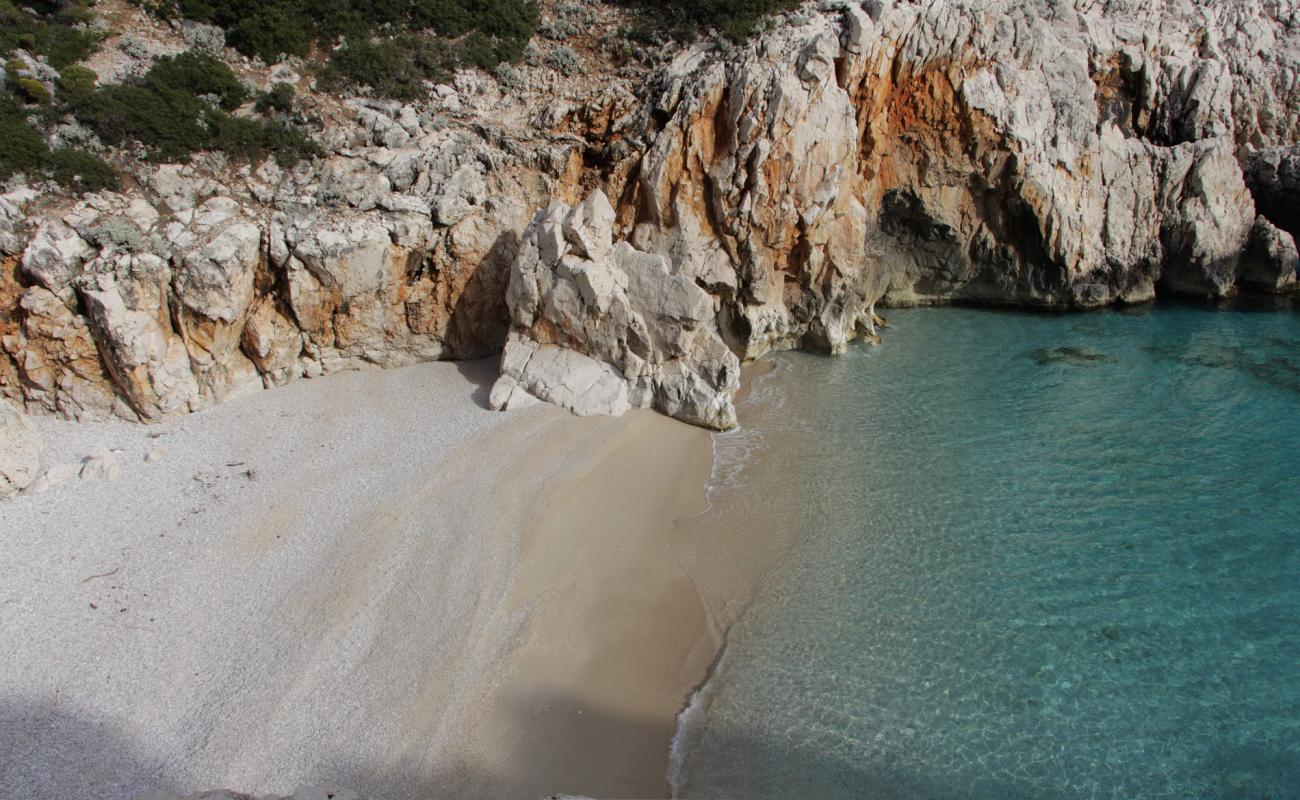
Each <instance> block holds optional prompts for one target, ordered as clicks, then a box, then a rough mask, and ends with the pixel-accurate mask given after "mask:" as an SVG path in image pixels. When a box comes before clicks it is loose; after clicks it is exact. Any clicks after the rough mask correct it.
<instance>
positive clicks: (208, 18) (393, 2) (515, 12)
mask: <svg viewBox="0 0 1300 800" xmlns="http://www.w3.org/2000/svg"><path fill="white" fill-rule="evenodd" d="M147 5H148V6H149V7H150V8H151V9H152V10H153V11H154V12H155V13H157V14H159V15H161V16H164V17H167V16H181V17H185V18H187V19H192V20H196V21H199V22H206V23H209V24H213V25H217V26H219V27H221V28H222V29H223V30H224V31H225V32H226V43H227V44H229V45H230V46H231V47H234V48H235V49H237V50H239V51H240V52H241V53H244V54H245V55H251V56H258V57H259V58H261V59H262V60H263V61H266V62H267V63H271V62H275V61H279V60H280V59H281V58H283V57H285V56H306V55H307V54H308V53H309V52H310V50H311V46H312V44H313V43H316V42H319V43H321V44H322V45H324V46H326V47H332V46H333V45H335V44H336V43H339V42H343V43H344V44H343V46H342V47H340V48H339V49H338V50H336V51H335V52H334V53H333V55H332V56H331V63H330V65H329V67H328V68H327V70H326V73H325V77H326V79H327V82H329V83H333V84H335V85H340V84H351V85H365V86H370V87H371V88H372V89H373V90H374V91H375V92H376V93H377V94H381V95H386V96H389V97H397V98H401V99H410V98H413V97H415V96H418V95H419V94H420V93H421V92H422V82H423V81H424V80H440V79H443V78H444V77H445V76H446V74H447V73H448V72H449V71H450V70H452V69H455V68H456V67H458V66H477V67H481V68H483V69H489V70H490V69H492V68H494V67H496V66H497V65H498V64H500V63H502V62H506V61H517V60H518V59H519V57H520V56H521V55H522V54H523V50H524V46H525V45H527V44H528V40H529V39H530V38H531V37H532V34H533V29H534V27H535V26H536V25H537V8H536V5H535V4H534V3H533V2H532V0H378V1H377V2H370V3H353V2H350V0H156V1H155V2H151V3H148V4H147ZM427 33H431V34H434V35H436V37H437V38H434V37H429V36H427V35H424V34H427Z"/></svg>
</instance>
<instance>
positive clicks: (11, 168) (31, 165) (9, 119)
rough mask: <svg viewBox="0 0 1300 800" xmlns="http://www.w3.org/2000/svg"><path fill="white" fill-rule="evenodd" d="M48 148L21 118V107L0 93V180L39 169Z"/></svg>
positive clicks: (11, 97) (7, 95) (23, 118)
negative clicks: (16, 173) (17, 173)
mask: <svg viewBox="0 0 1300 800" xmlns="http://www.w3.org/2000/svg"><path fill="white" fill-rule="evenodd" d="M47 152H49V148H48V147H46V145H45V139H44V138H43V137H42V136H41V135H40V134H39V133H37V132H36V131H35V130H34V129H33V128H32V127H31V126H30V125H28V124H27V119H26V117H25V116H24V112H23V107H22V103H20V102H18V100H17V99H16V98H14V96H13V95H11V94H8V93H3V92H0V178H8V177H9V176H10V175H13V174H14V173H15V172H30V171H32V170H35V169H37V168H39V167H40V166H41V164H42V162H43V161H44V159H45V154H46V153H47Z"/></svg>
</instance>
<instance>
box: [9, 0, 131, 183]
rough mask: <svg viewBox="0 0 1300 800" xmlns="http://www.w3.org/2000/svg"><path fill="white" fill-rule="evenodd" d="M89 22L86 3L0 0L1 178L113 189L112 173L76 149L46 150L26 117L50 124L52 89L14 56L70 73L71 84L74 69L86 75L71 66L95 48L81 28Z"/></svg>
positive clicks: (114, 178)
mask: <svg viewBox="0 0 1300 800" xmlns="http://www.w3.org/2000/svg"><path fill="white" fill-rule="evenodd" d="M89 19H90V13H89V11H87V9H86V6H85V4H84V3H68V2H33V3H24V4H23V8H19V7H18V6H17V5H15V4H14V3H12V2H9V0H0V60H3V61H4V73H5V74H4V88H3V89H0V179H4V178H8V177H9V176H10V175H13V174H14V173H17V172H25V173H33V174H44V175H48V176H49V177H51V178H54V179H55V180H57V181H58V182H59V183H61V184H63V185H64V186H66V187H68V188H70V189H75V190H80V191H93V190H98V189H104V188H109V187H112V186H116V185H117V174H116V172H115V171H114V170H113V168H112V167H111V166H109V165H108V163H107V162H105V161H104V160H103V159H101V158H99V157H98V156H96V155H94V154H92V153H90V152H87V151H85V150H82V149H79V148H72V147H63V148H59V149H56V150H51V149H50V148H49V146H48V145H47V144H46V142H45V137H44V136H43V135H41V133H40V131H39V130H38V129H37V128H36V127H34V126H33V125H32V124H31V121H30V118H31V117H36V118H38V120H42V119H43V120H49V119H52V118H54V117H55V116H57V108H56V107H55V106H54V104H53V103H52V101H53V98H52V97H51V94H50V90H49V89H48V88H46V85H45V84H44V83H42V82H41V81H40V80H38V79H37V78H36V77H35V76H34V75H33V74H32V72H31V71H30V70H29V68H28V67H29V65H28V62H27V61H26V60H24V59H22V58H19V57H18V56H19V55H20V54H19V53H18V51H23V52H25V53H27V54H28V56H40V57H43V58H44V60H45V62H46V63H48V64H50V65H52V66H54V67H61V68H64V69H65V70H68V71H70V72H71V76H72V82H73V83H74V84H75V82H76V79H77V75H78V73H77V70H78V69H82V70H84V71H85V72H89V70H85V68H84V67H82V68H79V67H76V66H69V65H71V64H73V63H74V62H76V61H79V60H81V59H83V58H85V57H87V56H89V55H90V54H91V53H93V52H94V51H95V47H96V46H97V45H98V43H99V37H98V36H97V35H96V34H95V33H94V32H93V31H91V30H90V29H89V28H87V27H86V26H85V24H84V23H85V22H87V21H88V20H89ZM92 84H93V78H92ZM72 91H73V92H75V88H74V89H73V90H72Z"/></svg>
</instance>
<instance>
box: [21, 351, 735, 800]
mask: <svg viewBox="0 0 1300 800" xmlns="http://www.w3.org/2000/svg"><path fill="white" fill-rule="evenodd" d="M493 369H494V365H493V364H492V363H487V362H478V363H475V364H468V365H465V364H463V365H452V364H426V365H421V366H416V367H410V368H406V369H401V370H392V371H372V372H367V373H364V374H358V373H348V374H341V375H334V376H330V377H328V378H324V379H320V380H316V381H310V382H308V381H303V382H298V383H295V384H293V385H291V386H288V387H285V388H283V389H277V390H275V391H271V392H265V393H261V394H258V395H256V396H253V397H250V398H246V399H242V400H238V401H235V402H231V403H228V404H225V405H222V406H218V407H216V408H213V409H210V410H208V411H205V412H202V413H200V414H195V415H191V416H188V417H185V418H183V419H179V420H176V421H174V422H170V423H167V424H164V425H160V426H150V427H145V426H138V425H128V424H110V423H105V424H93V425H80V426H78V425H73V424H69V423H64V422H59V421H55V420H42V421H41V422H40V424H41V427H42V430H43V433H44V435H45V437H46V442H47V450H48V455H49V456H50V457H51V458H52V459H53V460H56V461H72V460H74V459H75V458H76V457H78V456H80V455H83V454H85V453H87V452H89V450H90V449H91V448H92V447H95V446H108V447H113V448H117V449H119V450H120V451H121V452H120V453H119V457H120V459H121V461H122V464H123V470H122V472H123V474H122V477H121V478H119V479H117V480H115V481H102V482H74V483H72V484H69V485H65V486H62V487H58V488H56V489H53V490H51V491H49V492H47V493H45V494H42V495H36V496H31V497H20V498H17V499H15V500H12V501H8V502H5V503H0V631H2V632H3V633H2V639H0V797H15V798H17V797H23V798H31V799H32V800H42V799H43V798H60V800H64V799H65V798H91V797H94V798H108V799H113V798H134V797H136V796H138V795H139V794H140V793H142V792H144V791H146V790H150V789H156V788H164V789H174V790H181V791H196V790H199V789H205V788H217V787H227V788H236V789H239V790H241V791H246V792H254V793H270V792H276V793H285V792H289V791H291V790H292V789H294V788H295V787H296V786H297V785H299V784H304V783H307V784H318V785H334V786H341V787H348V788H352V789H355V790H357V791H360V792H362V793H363V794H366V795H368V796H370V797H374V798H414V797H466V796H469V797H472V796H481V797H536V796H539V795H541V794H544V793H549V792H576V793H586V794H591V795H597V796H625V797H626V796H640V797H647V796H656V795H663V794H665V793H666V792H667V785H666V783H665V778H664V774H665V766H666V757H667V750H668V742H669V738H670V737H671V735H672V732H673V727H674V715H675V713H676V712H677V710H678V709H679V708H680V706H681V704H682V703H683V701H684V699H685V697H686V695H687V693H688V692H689V690H690V689H691V688H692V687H693V686H694V685H695V684H696V683H697V682H698V681H699V680H700V679H701V678H702V677H703V674H704V672H705V669H706V668H707V665H708V663H709V661H710V660H711V659H712V657H713V655H714V649H715V647H716V644H717V632H718V625H717V623H716V621H713V620H712V619H711V617H710V616H709V614H708V613H706V610H705V605H704V604H703V603H702V602H701V599H700V594H699V592H698V591H697V587H696V586H695V584H694V582H693V581H692V579H691V577H690V575H691V574H692V570H691V569H689V567H690V565H689V564H685V563H683V561H682V552H683V549H682V548H680V547H677V546H675V545H674V543H673V542H674V538H675V537H674V536H673V535H672V523H671V518H672V517H673V516H674V515H679V514H687V515H689V514H692V513H695V512H698V511H699V509H700V508H702V507H703V506H704V503H705V493H704V484H705V479H706V477H707V475H708V474H709V468H710V454H711V449H710V439H709V435H708V434H707V433H706V432H704V431H701V430H698V429H695V428H691V427H688V426H685V425H682V424H680V423H676V422H673V421H671V420H667V419H665V418H662V417H659V416H657V415H654V414H651V413H649V412H638V413H633V414H629V415H628V416H626V417H624V418H621V419H605V418H587V419H579V418H576V417H572V416H570V415H568V414H567V413H564V412H561V411H558V410H556V409H554V408H551V407H548V406H535V407H533V408H529V409H525V410H523V411H519V412H512V413H511V414H507V415H498V414H494V413H492V412H490V411H487V410H485V409H484V408H483V401H484V398H485V396H486V391H487V386H488V385H489V382H490V380H491V377H492V373H493ZM158 450H164V451H165V452H164V453H163V454H162V457H161V459H159V460H157V461H156V462H154V463H146V461H145V455H146V454H148V453H150V452H151V451H158ZM732 549H734V547H733V548H732Z"/></svg>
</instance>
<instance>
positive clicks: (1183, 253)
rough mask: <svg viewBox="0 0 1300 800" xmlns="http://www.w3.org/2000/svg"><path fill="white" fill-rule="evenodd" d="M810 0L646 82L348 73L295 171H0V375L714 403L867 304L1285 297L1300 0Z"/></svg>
mask: <svg viewBox="0 0 1300 800" xmlns="http://www.w3.org/2000/svg"><path fill="white" fill-rule="evenodd" d="M796 18H797V20H798V21H799V24H784V25H778V26H775V27H774V28H772V29H770V30H768V31H767V32H766V33H764V34H763V35H761V36H760V37H758V38H757V39H755V40H754V41H752V42H749V43H747V44H744V45H732V44H726V43H719V42H715V41H706V42H702V43H699V44H696V45H694V46H691V47H689V48H686V49H684V50H682V51H681V52H680V53H679V54H678V55H677V56H676V58H675V59H674V60H673V61H672V62H671V63H670V64H669V65H668V66H667V67H665V68H663V69H662V70H660V71H659V72H658V73H656V74H655V75H653V76H650V75H636V76H634V77H635V80H632V79H629V78H628V77H627V75H626V74H624V73H619V75H618V77H617V78H615V77H614V73H613V72H611V73H610V74H609V75H604V74H601V75H598V76H595V78H593V79H592V80H577V81H573V80H567V81H566V80H560V79H549V80H537V81H534V82H533V83H532V84H530V85H531V86H532V87H533V88H531V89H529V90H528V91H526V92H523V93H522V94H521V95H520V96H519V97H515V96H513V94H514V93H512V92H507V91H505V90H503V89H502V87H501V86H500V85H498V84H497V83H496V82H494V81H490V80H485V79H483V78H482V77H475V76H474V75H472V74H470V73H463V74H461V75H460V76H458V77H457V80H456V85H455V87H452V86H441V87H438V88H437V90H436V91H433V92H431V93H430V96H429V97H428V99H427V101H424V102H421V103H417V104H412V105H407V106H402V105H399V104H395V103H386V102H374V101H368V100H350V101H348V102H347V105H346V114H343V113H342V112H340V116H338V117H336V118H335V124H334V125H333V126H331V127H327V128H326V129H325V130H324V131H322V133H321V136H320V138H321V140H322V142H323V143H324V144H325V146H326V149H327V151H328V153H329V155H328V156H327V157H326V158H324V159H322V160H319V161H317V162H315V163H313V164H302V165H300V166H299V167H297V168H295V169H294V170H292V171H290V172H285V171H283V170H280V169H278V168H277V167H275V166H274V165H272V164H265V165H262V166H261V167H260V168H258V169H255V170H253V169H245V170H243V171H242V172H239V173H231V171H229V170H226V171H225V172H223V171H221V170H218V169H215V168H214V169H207V168H204V166H203V165H202V164H201V163H196V164H193V165H187V166H183V167H182V166H176V165H163V166H161V167H151V168H150V169H149V170H148V174H147V175H144V176H142V178H143V180H142V188H141V189H139V190H137V191H136V192H134V193H133V194H129V195H100V196H97V197H91V198H88V199H87V200H86V201H84V202H82V203H79V204H77V205H76V206H74V207H72V208H70V209H69V208H61V209H59V210H58V211H57V212H55V211H50V210H45V211H42V212H40V214H39V216H38V217H37V218H34V219H33V218H32V215H31V214H30V213H29V212H27V211H25V210H24V209H25V208H27V207H31V206H32V205H33V203H34V202H35V198H34V196H33V195H32V194H31V193H26V194H22V193H18V194H14V193H11V194H8V195H4V197H3V198H0V252H2V253H3V254H4V256H5V257H6V258H7V259H8V260H7V261H5V262H4V263H5V266H6V270H7V271H8V272H6V273H0V302H3V303H5V304H6V306H5V308H4V311H5V315H4V316H3V317H0V343H2V344H3V350H4V353H5V354H7V355H8V359H7V360H6V359H0V394H2V395H4V396H6V397H9V398H12V399H14V400H21V401H22V402H23V403H25V405H26V406H27V407H28V408H29V409H32V410H36V409H41V410H47V411H52V412H56V413H61V414H65V415H68V416H74V417H78V418H81V417H89V416H103V415H107V414H116V415H120V416H128V417H132V418H139V419H157V418H161V417H164V416H167V415H169V414H174V413H180V412H183V411H186V410H191V409H194V408H199V407H202V406H205V405H207V404H210V403H213V402H218V401H220V400H222V399H225V398H228V397H231V396H236V395H238V394H240V393H241V392H245V391H249V390H252V389H256V388H258V387H261V386H270V385H275V384H280V383H283V382H285V381H287V380H291V379H293V378H296V377H300V376H306V377H311V376H314V375H319V374H322V373H325V372H330V371H334V370H337V369H345V368H353V367H357V366H361V365H364V364H381V365H396V364H403V363H408V362H410V361H414V360H419V359H428V358H447V357H453V358H455V357H472V356H481V355H487V354H490V353H494V352H497V351H498V350H500V349H501V348H502V347H503V346H504V349H505V352H504V356H503V360H502V374H503V377H502V380H501V382H500V383H499V384H498V386H497V387H495V390H494V392H493V395H494V402H495V403H496V404H497V405H500V406H509V405H510V404H511V402H512V401H513V400H514V399H515V398H517V397H519V396H522V395H519V394H518V392H520V391H522V392H526V393H530V394H534V395H537V396H540V397H543V398H546V399H549V400H552V401H554V402H558V403H560V404H562V405H565V406H567V407H570V408H572V409H574V410H576V411H579V412H581V413H595V412H602V413H605V412H616V411H618V410H620V409H623V408H625V407H632V406H652V407H655V408H658V409H660V410H662V411H664V412H665V413H669V414H672V415H674V416H677V417H679V418H681V419H684V420H687V421H690V422H694V423H697V424H701V425H707V426H711V427H726V426H727V425H729V424H731V423H732V420H733V418H734V417H733V415H734V411H733V410H732V409H731V396H732V394H733V393H734V391H735V377H736V374H735V373H736V369H735V367H736V362H737V361H740V362H743V361H745V360H747V359H752V358H755V357H758V356H760V355H761V354H763V353H765V352H768V351H770V350H773V349H780V348H791V347H804V348H810V349H817V350H823V351H829V352H836V351H839V350H841V349H843V348H844V347H845V346H846V345H847V343H848V342H849V341H851V340H853V339H854V338H857V337H861V336H870V335H874V333H875V329H876V324H877V322H876V320H877V318H876V316H875V309H876V307H877V306H878V305H888V304H919V303H941V302H977V303H989V304H1015V305H1026V306H1036V307H1050V308H1094V307H1097V306H1102V305H1105V304H1109V303H1126V302H1142V301H1146V300H1150V299H1151V298H1153V297H1155V296H1156V295H1157V294H1160V293H1170V292H1172V293H1185V294H1192V295H1197V296H1201V297H1211V298H1213V297H1224V296H1228V295H1230V294H1232V293H1234V292H1237V291H1239V290H1241V289H1248V290H1264V291H1271V292H1286V291H1293V290H1294V287H1295V283H1296V281H1295V266H1296V265H1295V252H1296V251H1295V240H1294V237H1295V235H1296V232H1297V230H1296V228H1297V220H1296V217H1295V204H1294V202H1293V201H1292V200H1291V198H1292V197H1293V196H1294V192H1295V189H1296V178H1297V174H1300V166H1297V165H1298V164H1300V156H1297V154H1296V147H1297V145H1296V141H1297V138H1300V112H1297V109H1300V8H1298V7H1297V4H1296V3H1295V0H1269V2H1266V3H1257V2H1250V1H1249V0H1219V2H1215V3H1197V2H1193V0H1172V1H1171V2H1167V3H1163V4H1158V5H1151V4H1149V3H1144V2H1140V0H1032V1H1031V2H1029V3H1027V4H1026V3H1013V2H1011V1H1010V0H935V1H933V2H925V3H921V2H890V1H889V0H869V2H852V1H841V2H825V3H822V4H820V5H817V6H813V5H811V4H809V5H808V6H806V7H805V8H804V9H803V10H801V11H800V12H798V13H797V17H792V18H791V19H792V20H793V19H796ZM530 69H532V68H530ZM606 84H607V85H606ZM575 86H577V87H581V88H580V89H579V88H575ZM596 189H600V190H602V192H603V194H601V195H596V194H593V193H592V192H593V190H596ZM599 197H607V198H609V201H608V202H607V203H602V202H601V201H600V200H598V199H596V198H599ZM583 198H588V199H587V200H585V201H584V199H583ZM578 203H581V205H576V206H575V204H578ZM539 208H542V209H545V210H544V211H542V212H540V213H539V214H538V215H537V216H534V212H536V210H537V209H539ZM530 219H532V222H529V220H530ZM6 276H8V277H6ZM507 285H509V289H508V288H507Z"/></svg>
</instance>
